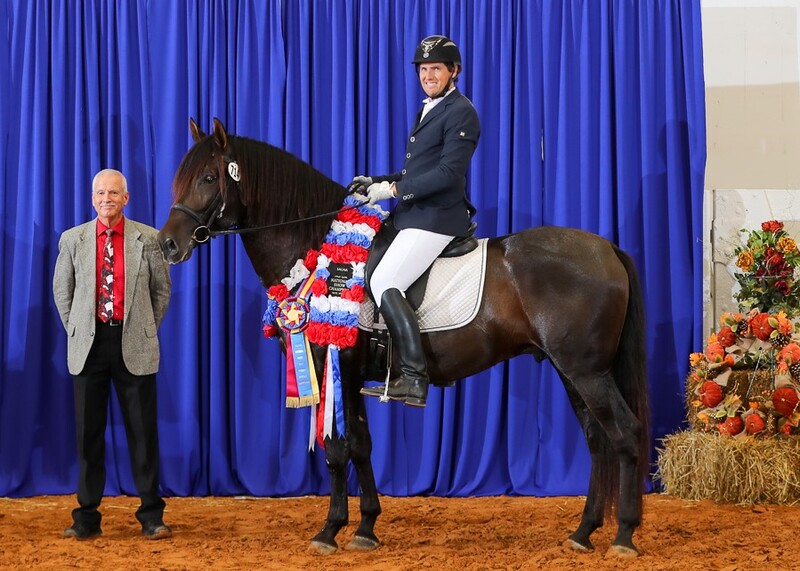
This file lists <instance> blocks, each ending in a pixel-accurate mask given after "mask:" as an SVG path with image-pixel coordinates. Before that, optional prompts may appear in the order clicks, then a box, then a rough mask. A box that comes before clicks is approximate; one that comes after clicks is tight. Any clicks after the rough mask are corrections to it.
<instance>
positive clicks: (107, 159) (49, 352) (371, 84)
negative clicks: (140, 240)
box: [0, 0, 706, 496]
mask: <svg viewBox="0 0 800 571" xmlns="http://www.w3.org/2000/svg"><path fill="white" fill-rule="evenodd" d="M433 33H444V34H446V35H448V36H450V37H451V38H453V39H454V40H455V41H456V43H457V44H458V45H459V47H460V48H461V50H462V54H463V58H464V71H463V74H462V75H461V78H460V81H459V86H460V88H461V89H462V91H463V92H464V93H465V94H466V95H467V96H468V97H470V98H471V99H472V101H473V102H474V104H475V107H476V108H477V110H478V113H479V115H480V117H481V122H482V128H483V130H482V137H481V140H480V143H479V145H478V150H477V152H476V154H475V157H474V159H473V162H472V167H471V171H470V174H469V191H470V193H471V198H472V201H473V202H474V203H475V205H476V206H477V207H478V215H477V220H478V224H479V225H478V231H479V234H480V235H481V236H494V235H500V234H505V233H508V232H513V231H517V230H520V229H523V228H526V227H529V226H538V225H551V224H552V225H563V226H573V227H577V228H583V229H586V230H589V231H592V232H597V233H599V234H601V235H603V236H605V237H607V238H609V239H610V240H612V241H614V242H615V243H617V244H619V245H620V246H621V247H622V248H623V249H625V250H627V251H628V252H629V253H631V254H632V255H633V257H634V258H635V260H636V263H637V265H638V267H639V270H640V272H641V276H642V279H643V282H644V288H645V293H646V307H647V312H648V331H647V349H648V356H649V357H648V369H649V384H650V395H651V402H652V409H653V423H652V430H653V434H652V436H653V444H654V446H656V445H657V439H658V438H660V437H663V436H664V435H665V434H668V433H671V432H674V431H675V430H676V429H678V428H679V427H680V426H681V423H682V422H683V418H684V411H683V405H682V393H683V379H684V377H685V375H686V372H687V367H688V362H687V359H688V354H689V353H690V352H691V351H693V350H695V349H696V348H697V347H699V346H700V342H701V321H702V319H701V316H702V288H701V257H702V252H701V243H700V238H701V230H702V221H701V201H702V190H703V177H704V169H705V158H706V147H705V109H704V83H703V70H702V46H701V28H700V6H699V2H698V1H697V0H695V1H689V0H687V1H679V0H674V1H673V0H658V1H657V0H652V1H640V0H563V1H546V0H540V1H532V0H505V1H501V0H498V1H494V2H492V1H489V0H486V1H481V0H461V1H455V0H453V1H442V0H374V1H366V0H364V1H358V0H349V1H348V0H317V1H312V0H284V1H278V0H271V1H262V0H241V1H234V0H229V1H213V0H193V1H188V0H186V1H174V2H172V1H170V2H153V1H147V0H130V1H128V2H108V1H105V0H94V1H92V0H83V1H77V0H2V1H0V42H2V47H3V48H4V49H2V50H0V77H2V78H3V85H2V88H0V137H1V139H0V163H1V164H2V174H1V175H0V176H1V177H2V178H0V196H2V198H0V220H1V221H2V247H0V267H2V272H3V279H2V283H0V292H1V295H0V297H2V305H0V320H2V330H1V331H0V340H1V341H2V343H0V347H2V379H0V495H6V496H28V495H35V494H64V493H73V492H74V491H75V485H76V478H77V464H76V454H75V443H74V436H73V432H74V418H73V408H72V388H71V386H72V383H71V378H70V377H69V375H68V373H67V369H66V354H65V353H66V336H65V333H64V331H63V328H62V326H61V324H60V321H59V319H58V314H57V312H56V310H55V307H54V305H53V301H52V294H51V281H52V274H53V267H54V263H55V258H56V255H57V241H58V237H59V235H60V233H61V232H62V231H63V230H65V229H67V228H69V227H71V226H73V225H76V224H79V223H81V222H84V221H86V220H89V219H91V218H93V217H94V211H93V209H92V207H91V202H90V192H91V180H92V176H93V175H94V173H95V172H96V171H97V170H99V169H101V168H104V167H113V168H117V169H120V170H122V171H123V172H124V173H125V174H126V175H127V177H128V181H129V187H130V192H131V201H130V204H129V205H128V208H127V214H128V215H129V216H130V217H131V218H134V219H137V220H140V221H142V222H145V223H148V224H151V225H153V226H156V227H160V226H161V225H162V224H163V223H164V221H165V220H166V217H167V214H168V211H169V207H170V204H171V197H170V185H171V180H172V177H173V174H174V172H175V170H176V168H177V166H178V163H179V161H180V159H181V157H182V156H183V154H184V153H185V152H186V150H187V149H188V148H189V146H190V144H191V138H190V135H189V130H188V120H189V117H194V118H195V119H197V120H198V121H199V123H200V124H201V126H202V127H204V128H206V129H208V128H209V126H210V124H211V119H212V117H219V118H220V119H221V120H222V121H223V122H224V123H225V125H226V126H227V127H228V129H229V130H230V131H231V132H233V133H236V134H240V135H244V136H248V137H253V138H257V139H261V140H265V141H268V142H270V143H272V144H274V145H276V146H278V147H282V148H285V149H287V150H288V151H290V152H292V153H294V154H295V155H297V156H299V157H301V158H302V159H304V160H306V161H308V162H309V163H311V164H312V165H313V166H314V167H316V168H317V169H319V170H320V171H322V172H323V173H325V174H327V175H328V176H329V177H331V178H333V179H335V180H337V181H339V182H341V183H347V182H348V181H349V180H350V178H351V177H352V176H353V175H355V174H360V173H376V174H377V173H386V172H394V171H396V170H397V169H398V168H399V166H400V165H401V164H402V160H403V153H404V144H405V137H406V135H407V132H408V129H409V126H410V121H411V119H412V117H413V116H414V113H415V112H416V111H417V109H418V108H419V106H420V104H421V99H422V98H423V97H424V96H423V94H422V91H421V90H420V88H419V85H418V81H417V79H416V75H415V71H414V68H413V66H412V65H411V64H410V61H411V59H412V55H413V51H414V48H415V46H416V44H417V42H418V41H419V40H420V39H421V38H423V37H424V36H426V35H429V34H433ZM172 278H173V283H174V289H173V296H172V302H171V304H170V307H169V310H168V312H167V316H166V319H165V321H164V324H163V326H162V328H161V332H160V337H161V342H162V351H163V357H162V365H161V371H160V373H159V375H158V396H159V428H160V436H161V451H162V464H161V465H162V473H161V481H162V485H163V489H164V491H165V493H166V494H168V495H207V494H220V495H224V494H254V495H268V496H282V495H300V494H325V493H328V491H329V483H328V476H327V470H326V468H325V462H324V456H323V454H322V452H321V451H319V450H317V451H316V452H314V453H308V452H307V451H306V447H305V442H306V439H307V431H308V421H309V412H308V410H302V409H301V410H287V409H285V408H284V406H283V402H284V388H283V380H284V360H283V357H282V356H281V354H280V352H279V349H278V346H277V343H276V342H275V341H267V340H265V339H263V338H262V337H261V333H260V318H261V314H262V312H263V310H264V308H265V296H264V292H263V290H262V288H261V286H260V284H259V281H258V279H257V277H256V275H255V273H254V272H253V269H252V267H251V265H250V262H249V260H248V258H247V256H246V254H245V252H244V249H243V248H242V246H241V243H240V242H239V240H238V239H237V238H220V239H217V240H214V241H213V243H212V244H211V245H210V247H205V248H201V249H199V250H196V252H195V254H194V256H193V257H192V259H191V260H190V261H189V262H188V263H185V264H183V265H180V266H175V267H173V268H172ZM574 346H575V353H576V358H577V357H578V356H579V354H580V352H581V351H582V348H581V340H580V339H575V340H574ZM368 413H369V418H370V424H371V427H372V434H373V437H374V440H375V447H374V452H373V462H374V465H375V473H376V477H377V481H378V486H379V490H380V491H381V492H383V493H387V494H393V495H412V494H436V495H486V494H526V495H556V494H584V493H585V492H586V488H587V482H588V473H589V472H588V470H589V459H588V453H587V450H586V446H585V443H584V441H583V437H582V435H581V432H580V429H579V426H578V424H577V421H576V420H575V418H574V415H573V413H572V411H571V409H570V406H569V403H568V401H567V398H566V395H565V392H564V389H563V387H562V385H561V383H560V381H559V379H558V377H557V375H556V374H555V373H554V371H553V369H552V368H551V367H550V366H549V365H548V364H542V365H537V364H536V363H535V362H534V361H533V359H532V358H529V357H521V358H517V359H514V360H512V361H511V362H509V363H507V364H503V365H498V366H496V367H494V368H493V369H491V370H489V371H486V372H484V373H482V374H480V375H476V376H475V377H474V378H470V379H467V380H466V381H465V382H463V383H460V384H459V385H458V386H457V387H455V388H450V389H446V390H441V389H433V390H432V394H431V396H430V400H429V402H428V406H427V408H426V409H424V411H417V410H410V409H408V408H407V407H405V408H404V407H401V406H399V405H391V406H389V405H380V404H379V403H378V402H377V400H374V399H373V400H371V401H370V402H369V403H368ZM110 414H111V420H110V425H109V429H108V434H107V440H108V447H107V455H108V459H107V461H108V466H109V471H108V481H107V485H106V493H107V494H119V493H127V494H131V493H135V488H134V485H133V482H132V478H131V475H130V465H129V460H128V456H127V446H126V442H125V436H124V429H123V426H122V419H121V415H120V413H119V409H118V407H117V404H116V403H115V402H113V403H112V406H111V410H110ZM350 488H351V492H352V493H356V492H357V486H356V484H355V481H354V479H353V478H352V477H351V485H350Z"/></svg>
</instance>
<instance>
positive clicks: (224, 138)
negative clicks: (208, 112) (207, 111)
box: [214, 117, 228, 151]
mask: <svg viewBox="0 0 800 571" xmlns="http://www.w3.org/2000/svg"><path fill="white" fill-rule="evenodd" d="M214 140H215V141H216V142H217V145H218V146H219V148H220V149H221V150H223V151H224V150H225V147H227V146H228V134H227V133H226V132H225V126H224V125H223V124H222V121H220V120H219V119H217V118H216V117H214Z"/></svg>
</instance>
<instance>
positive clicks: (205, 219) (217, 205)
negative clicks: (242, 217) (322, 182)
mask: <svg viewBox="0 0 800 571" xmlns="http://www.w3.org/2000/svg"><path fill="white" fill-rule="evenodd" d="M227 172H228V177H229V178H230V179H231V180H232V181H233V182H234V183H236V185H237V186H238V185H239V180H240V176H239V165H238V164H237V163H236V162H235V161H231V162H229V163H228V168H227ZM354 190H355V189H354ZM352 193H353V191H351V190H350V189H348V193H347V194H352ZM368 202H369V200H365V201H363V202H362V203H361V204H359V205H357V206H347V207H345V208H338V209H336V210H331V211H330V212H323V213H322V214H315V215H314V216H306V217H305V218H297V219H296V220H285V221H283V222H276V223H275V224H266V225H264V226H251V227H247V228H228V229H226V230H212V229H211V224H213V222H214V220H216V219H218V218H221V217H222V213H223V212H225V201H224V199H223V198H222V192H220V193H219V194H217V195H216V196H214V199H213V200H212V201H211V202H210V203H209V204H208V206H206V207H205V208H204V209H203V211H202V212H197V211H195V210H192V209H191V208H189V207H188V206H186V205H185V204H181V203H180V202H176V203H175V204H173V205H172V207H171V208H170V210H177V211H178V212H182V213H183V214H185V215H186V216H188V217H189V218H191V219H192V220H194V221H195V222H197V224H198V226H197V227H196V228H195V229H194V231H193V232H192V240H193V241H194V242H196V243H197V244H204V243H205V242H208V240H209V238H215V237H217V236H227V235H230V234H245V233H247V232H258V231H261V230H269V229H270V228H278V227H279V226H287V225H289V224H299V223H301V222H308V221H309V220H316V219H318V218H325V217H327V216H333V215H334V214H337V213H339V212H346V211H347V210H353V209H355V208H359V207H360V206H363V205H364V204H367V203H368Z"/></svg>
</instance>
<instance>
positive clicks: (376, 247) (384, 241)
mask: <svg viewBox="0 0 800 571" xmlns="http://www.w3.org/2000/svg"><path fill="white" fill-rule="evenodd" d="M477 227H478V223H477V222H475V221H474V220H473V221H471V223H470V225H469V230H468V233H467V235H466V236H464V237H461V236H456V237H455V238H453V239H452V240H451V241H450V243H449V244H448V245H447V246H446V247H445V249H444V250H443V251H442V253H441V254H439V256H438V257H439V258H457V257H458V256H463V255H464V254H469V253H470V252H471V251H473V250H474V249H475V248H477V247H478V239H477V238H476V237H475V229H476V228H477ZM399 232H400V230H398V229H397V227H395V225H394V218H393V217H392V216H389V218H387V219H386V220H384V222H383V225H382V226H381V229H380V230H379V231H378V234H377V235H376V236H375V239H374V240H373V241H372V247H371V248H370V251H369V258H367V264H366V267H365V268H364V278H365V279H364V281H365V282H366V286H367V292H368V293H369V296H370V298H372V300H373V301H376V300H375V297H374V296H373V295H372V290H371V289H370V287H369V281H370V277H371V276H372V272H373V271H374V270H375V267H376V266H377V265H378V263H379V262H380V261H381V258H383V255H384V254H385V253H386V250H387V249H388V248H389V245H390V244H391V243H392V240H394V238H395V236H397V234H398V233H399ZM430 274H431V268H428V269H427V270H425V271H424V272H423V273H422V275H421V276H420V277H419V278H418V279H417V281H415V282H414V283H413V284H411V287H409V288H408V289H407V290H406V300H408V304H409V305H410V306H411V309H413V310H414V311H416V310H417V309H419V306H420V305H422V300H423V299H424V298H425V288H426V287H427V285H428V278H429V277H430ZM375 305H376V306H377V305H378V304H377V302H376V303H375Z"/></svg>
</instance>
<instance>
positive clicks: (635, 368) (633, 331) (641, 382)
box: [606, 246, 650, 513]
mask: <svg viewBox="0 0 800 571" xmlns="http://www.w3.org/2000/svg"><path fill="white" fill-rule="evenodd" d="M614 250H615V251H616V254H617V257H618V258H619V260H620V262H622V265H623V266H625V270H626V271H627V272H628V309H627V313H626V314H625V324H624V325H623V327H622V335H621V336H620V340H619V347H618V348H617V358H616V363H615V365H614V379H615V381H616V383H617V387H618V388H619V391H620V393H621V394H622V397H623V398H624V399H625V402H626V403H627V404H628V407H629V408H630V409H631V411H632V412H633V414H634V415H635V416H636V418H637V419H638V420H639V424H640V432H639V442H638V445H639V462H638V468H639V474H638V478H637V485H638V489H637V490H636V492H637V497H638V498H639V504H640V505H639V513H641V507H642V505H641V503H642V495H643V492H644V482H645V479H646V478H647V475H648V472H649V467H650V407H649V404H648V396H647V346H646V339H645V312H644V298H643V295H642V286H641V283H640V281H639V273H638V271H637V270H636V265H635V264H634V262H633V259H632V258H631V257H630V256H629V255H628V254H627V253H625V252H624V251H622V250H621V249H619V248H617V247H616V246H615V247H614ZM616 468H617V470H618V466H617V467H616ZM617 483H618V480H617ZM607 491H608V492H610V493H611V498H606V499H609V500H611V503H612V504H613V503H615V499H616V495H617V494H616V492H617V490H607ZM612 498H613V499H612Z"/></svg>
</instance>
